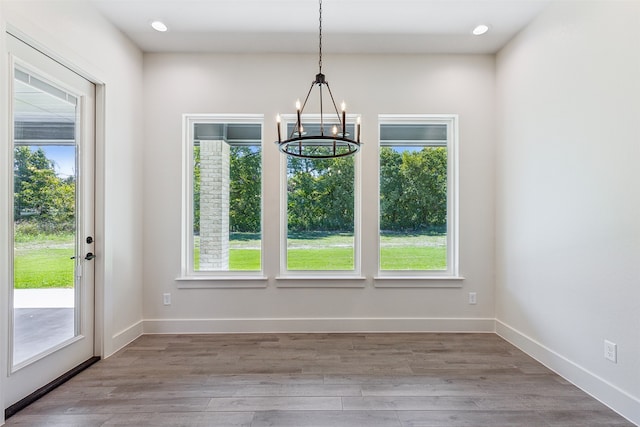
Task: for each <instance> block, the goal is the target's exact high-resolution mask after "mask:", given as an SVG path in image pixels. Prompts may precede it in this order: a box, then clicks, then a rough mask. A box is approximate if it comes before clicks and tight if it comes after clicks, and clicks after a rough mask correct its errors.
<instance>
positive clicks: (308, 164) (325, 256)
mask: <svg viewBox="0 0 640 427" xmlns="http://www.w3.org/2000/svg"><path fill="white" fill-rule="evenodd" d="M355 118H356V116H351V115H350V116H348V117H347V120H348V121H349V122H351V124H348V125H347V131H348V132H354V125H353V123H355ZM294 120H295V118H294V117H283V121H284V123H285V124H286V129H287V133H288V134H290V133H291V132H292V130H293V126H294V125H295V124H294ZM303 121H304V126H305V128H306V129H311V128H313V127H314V126H319V122H320V117H319V115H315V116H314V115H308V116H305V117H304V118H303ZM324 123H325V124H328V125H329V126H330V125H331V123H332V122H331V118H329V119H326V118H325V120H324ZM312 149H314V150H330V148H329V147H317V148H312ZM357 159H358V156H348V157H340V158H336V159H303V158H297V157H291V156H282V163H283V165H284V167H283V176H284V179H283V182H284V184H283V185H284V186H285V188H284V194H285V195H286V197H283V199H284V202H283V203H285V204H284V205H283V206H282V213H283V218H284V219H283V230H286V236H284V237H283V244H282V247H283V248H285V250H283V252H284V253H283V254H282V260H283V266H282V268H281V270H282V271H287V272H289V273H291V272H303V271H307V272H310V271H313V273H314V275H318V273H320V272H324V273H320V274H332V273H333V274H336V273H337V274H347V275H349V274H350V273H351V274H356V273H359V269H360V262H359V259H358V256H359V254H358V250H357V248H358V245H357V241H358V239H357V229H358V227H357V223H356V218H357V217H358V216H357V206H358V204H357V203H356V200H357V194H358V190H357V185H356V175H357V174H356V169H357V164H358V160H357Z"/></svg>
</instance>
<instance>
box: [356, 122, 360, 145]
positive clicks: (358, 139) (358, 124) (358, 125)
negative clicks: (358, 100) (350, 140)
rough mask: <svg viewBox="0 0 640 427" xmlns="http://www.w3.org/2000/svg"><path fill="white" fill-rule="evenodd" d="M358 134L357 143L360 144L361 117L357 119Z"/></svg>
mask: <svg viewBox="0 0 640 427" xmlns="http://www.w3.org/2000/svg"><path fill="white" fill-rule="evenodd" d="M356 127H357V129H356V134H357V135H358V137H357V141H358V142H360V116H358V118H357V119H356Z"/></svg>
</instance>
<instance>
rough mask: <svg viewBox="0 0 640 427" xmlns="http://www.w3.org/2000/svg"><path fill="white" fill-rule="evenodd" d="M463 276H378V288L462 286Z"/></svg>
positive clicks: (376, 278) (376, 279) (374, 282)
mask: <svg viewBox="0 0 640 427" xmlns="http://www.w3.org/2000/svg"><path fill="white" fill-rule="evenodd" d="M462 281H464V277H462V276H377V277H374V278H373V286H374V287H376V288H461V287H462Z"/></svg>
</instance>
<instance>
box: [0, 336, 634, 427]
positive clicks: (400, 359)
mask: <svg viewBox="0 0 640 427" xmlns="http://www.w3.org/2000/svg"><path fill="white" fill-rule="evenodd" d="M6 425H7V426H16V425H28V426H41V425H42V426H44V425H46V426H70V425H73V426H83V427H84V426H103V425H105V426H106V425H128V426H252V427H258V426H291V427H308V426H331V427H341V426H356V427H374V426H385V427H387V426H397V427H399V426H492V427H494V426H527V427H531V426H576V427H577V426H580V427H587V426H607V427H611V426H632V425H633V424H631V423H629V422H627V421H626V420H625V419H624V418H622V417H620V416H618V415H617V414H615V413H614V412H613V411H611V410H610V409H608V408H607V407H605V406H604V405H602V404H601V403H599V402H598V401H596V400H595V399H593V398H591V397H589V396H588V395H587V394H585V393H584V392H582V391H580V390H579V389H578V388H576V387H575V386H573V385H571V384H570V383H568V382H567V381H565V380H563V379H562V378H560V377H559V376H557V375H555V374H553V373H552V372H550V371H549V370H548V369H546V368H545V367H544V366H542V365H540V364H539V363H537V362H536V361H534V360H533V359H532V358H530V357H529V356H527V355H525V354H524V353H522V352H521V351H519V350H518V349H516V348H515V347H513V346H512V345H510V344H508V343H507V342H505V341H504V340H502V339H501V338H500V337H498V336H497V335H494V334H259V335H258V334H247V335H145V336H142V337H140V338H139V339H137V340H136V341H135V342H133V343H132V344H130V345H128V346H127V347H125V348H124V349H123V350H121V351H120V352H118V353H117V354H116V355H114V356H112V357H110V358H108V359H106V360H103V361H100V362H98V363H97V364H95V365H93V366H92V367H90V368H89V369H88V370H86V371H84V372H83V373H81V374H80V375H78V376H77V377H75V378H73V379H72V380H70V381H69V382H68V383H66V384H64V385H63V386H61V387H59V388H58V389H56V390H54V391H53V392H52V393H50V394H49V395H47V396H45V397H44V398H42V399H40V400H39V401H37V402H35V403H34V404H32V405H31V406H29V407H27V408H26V409H24V410H22V411H21V412H19V413H18V414H16V415H14V416H13V417H12V418H10V419H9V420H7V423H6Z"/></svg>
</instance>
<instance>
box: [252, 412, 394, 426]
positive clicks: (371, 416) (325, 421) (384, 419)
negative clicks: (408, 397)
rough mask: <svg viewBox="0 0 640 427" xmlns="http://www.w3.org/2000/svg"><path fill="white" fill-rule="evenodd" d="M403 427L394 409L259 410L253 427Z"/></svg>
mask: <svg viewBox="0 0 640 427" xmlns="http://www.w3.org/2000/svg"><path fill="white" fill-rule="evenodd" d="M273 426H278V427H303V426H304V427H401V424H400V420H399V419H398V416H397V414H396V413H395V412H393V411H386V412H383V411H380V412H371V411H269V412H257V413H256V415H255V417H254V419H253V423H252V424H251V427H273Z"/></svg>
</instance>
